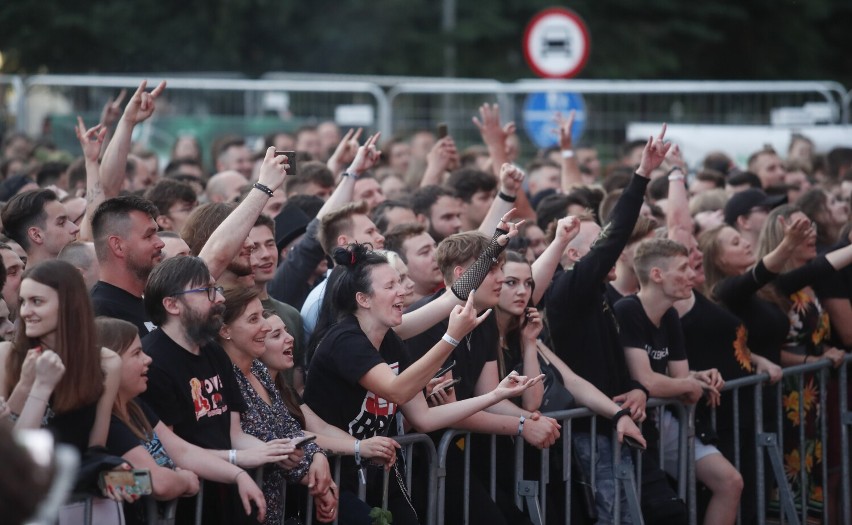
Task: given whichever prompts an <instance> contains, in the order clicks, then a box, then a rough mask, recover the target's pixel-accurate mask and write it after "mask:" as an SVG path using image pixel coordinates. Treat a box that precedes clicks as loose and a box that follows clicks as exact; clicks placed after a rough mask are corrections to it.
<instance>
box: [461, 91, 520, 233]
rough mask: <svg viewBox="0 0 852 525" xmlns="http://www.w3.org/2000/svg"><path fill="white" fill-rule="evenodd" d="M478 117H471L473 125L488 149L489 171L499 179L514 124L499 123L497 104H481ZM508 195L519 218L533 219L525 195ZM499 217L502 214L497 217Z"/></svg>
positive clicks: (507, 160) (513, 131)
mask: <svg viewBox="0 0 852 525" xmlns="http://www.w3.org/2000/svg"><path fill="white" fill-rule="evenodd" d="M479 116H480V117H481V120H480V119H478V118H476V117H473V123H474V125H475V126H476V127H477V129H479V134H480V135H481V136H482V142H484V143H485V146H486V147H487V148H488V155H489V157H491V170H492V171H493V172H494V175H496V176H497V177H500V174H501V173H502V171H503V165H504V164H506V163H507V162H509V155H508V154H507V153H506V141H507V139H508V138H509V137H510V136H511V135H514V134H515V123H514V122H509V123H507V124H505V125H502V124H501V123H500V106H498V105H497V104H490V105H489V104H483V105H482V106H480V107H479ZM509 195H512V196H514V197H515V199H516V200H515V201H514V203H513V204H512V207H513V208H516V209H517V210H518V216H519V217H522V218H524V219H531V218H534V217H535V210H533V209H532V206H531V205H530V201H529V199H527V195H526V193H524V192H523V191H517V192H516V193H514V194H513V193H510V194H509ZM495 200H496V199H495ZM499 215H502V214H498V215H497V216H499Z"/></svg>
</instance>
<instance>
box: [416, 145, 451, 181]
mask: <svg viewBox="0 0 852 525" xmlns="http://www.w3.org/2000/svg"><path fill="white" fill-rule="evenodd" d="M458 161H459V153H458V151H457V150H456V143H455V142H454V141H453V138H452V137H449V136H447V137H444V138H442V139H439V140H438V141H437V142H435V145H434V146H432V149H431V150H429V153H428V154H427V155H426V170H425V171H424V172H423V177H422V178H421V179H420V187H421V188H422V187H424V186H440V185H441V184H443V183H444V180H443V178H444V173H446V172H448V171H450V170H451V169H452V168H453V167H454V166H457V165H458Z"/></svg>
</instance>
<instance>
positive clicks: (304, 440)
mask: <svg viewBox="0 0 852 525" xmlns="http://www.w3.org/2000/svg"><path fill="white" fill-rule="evenodd" d="M316 440H317V437H316V436H307V437H305V438H302V440H301V441H299V442H298V443H296V448H304V446H305V445H307V444H308V443H313V442H314V441H316Z"/></svg>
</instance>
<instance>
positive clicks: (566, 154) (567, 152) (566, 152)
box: [562, 149, 574, 159]
mask: <svg viewBox="0 0 852 525" xmlns="http://www.w3.org/2000/svg"><path fill="white" fill-rule="evenodd" d="M573 157H574V150H573V149H563V150H562V158H563V159H570V158H573Z"/></svg>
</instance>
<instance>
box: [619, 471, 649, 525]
mask: <svg viewBox="0 0 852 525" xmlns="http://www.w3.org/2000/svg"><path fill="white" fill-rule="evenodd" d="M615 477H616V479H619V480H621V490H623V491H624V496H625V497H626V498H627V507H628V509H629V511H630V520H631V521H632V522H633V525H645V522H644V521H643V520H642V512H641V510H640V506H639V495H638V494H637V493H636V483H634V481H633V469H632V468H631V466H630V465H629V464H624V463H619V464H618V467H617V468H616V470H615Z"/></svg>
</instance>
